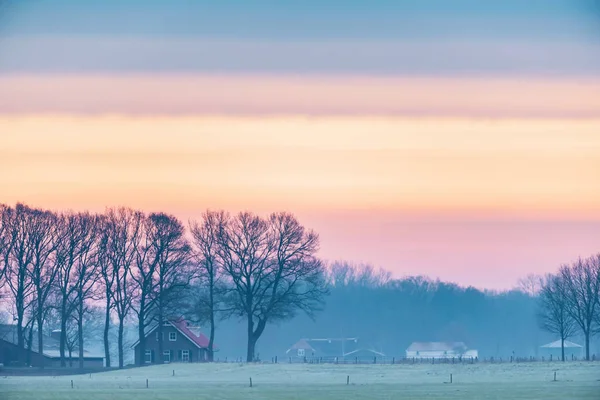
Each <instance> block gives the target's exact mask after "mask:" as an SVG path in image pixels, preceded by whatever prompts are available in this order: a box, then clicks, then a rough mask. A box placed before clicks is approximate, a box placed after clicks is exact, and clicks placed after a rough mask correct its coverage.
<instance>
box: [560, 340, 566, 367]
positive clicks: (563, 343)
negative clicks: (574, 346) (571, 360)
mask: <svg viewBox="0 0 600 400" xmlns="http://www.w3.org/2000/svg"><path fill="white" fill-rule="evenodd" d="M560 351H561V356H562V361H563V362H565V339H564V338H562V339H561V342H560Z"/></svg>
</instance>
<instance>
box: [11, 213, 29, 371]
mask: <svg viewBox="0 0 600 400" xmlns="http://www.w3.org/2000/svg"><path fill="white" fill-rule="evenodd" d="M32 215H33V212H32V209H31V208H29V207H27V206H26V205H23V204H17V205H16V207H15V209H14V212H13V213H12V216H11V218H10V222H9V228H8V229H9V233H8V234H9V235H10V241H11V243H12V244H11V248H10V251H9V254H8V255H7V260H8V266H7V269H6V272H5V273H6V283H7V285H8V288H9V290H10V294H11V300H12V303H13V304H12V305H13V312H14V319H16V321H17V346H18V348H19V362H20V363H21V364H23V363H24V362H25V360H24V359H23V356H22V355H23V354H24V353H25V351H24V350H25V336H24V334H25V329H24V328H25V324H26V322H27V321H26V316H27V315H26V312H27V310H28V309H29V308H30V307H31V306H32V299H31V296H32V294H33V291H34V286H33V282H32V280H31V279H30V277H31V273H30V268H31V264H32V261H33V246H32V245H31V240H32V236H31V235H30V227H31V224H32V219H33V217H32Z"/></svg>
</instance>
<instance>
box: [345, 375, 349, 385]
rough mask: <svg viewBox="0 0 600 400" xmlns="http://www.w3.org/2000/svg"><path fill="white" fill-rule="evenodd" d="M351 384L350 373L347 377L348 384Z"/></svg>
mask: <svg viewBox="0 0 600 400" xmlns="http://www.w3.org/2000/svg"><path fill="white" fill-rule="evenodd" d="M349 384H350V375H348V376H347V377H346V385H349Z"/></svg>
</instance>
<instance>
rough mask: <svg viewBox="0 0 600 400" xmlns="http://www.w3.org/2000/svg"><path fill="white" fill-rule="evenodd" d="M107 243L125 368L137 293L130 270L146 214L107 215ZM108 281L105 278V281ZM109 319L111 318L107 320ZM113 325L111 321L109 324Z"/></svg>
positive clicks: (119, 211) (123, 211)
mask: <svg viewBox="0 0 600 400" xmlns="http://www.w3.org/2000/svg"><path fill="white" fill-rule="evenodd" d="M106 218H107V224H106V226H105V229H107V230H108V237H107V239H108V241H107V244H106V253H105V254H106V257H107V260H106V262H107V270H106V273H107V274H108V275H109V276H110V278H108V280H110V281H111V289H110V292H107V294H108V295H109V296H111V297H112V305H113V306H114V309H115V311H116V313H117V318H118V319H119V328H118V331H119V332H118V335H119V336H118V349H119V368H123V366H124V355H123V352H124V348H123V329H124V324H125V320H126V318H127V317H128V316H129V312H130V311H131V306H132V302H133V294H134V291H135V282H134V281H133V280H132V279H131V272H130V271H131V268H132V265H133V264H134V262H135V256H136V248H137V245H138V244H137V243H138V241H139V237H140V234H141V231H142V224H143V221H144V215H143V214H142V213H141V212H139V211H134V210H131V209H126V208H120V209H116V210H115V209H111V210H109V211H108V213H107V217H106ZM106 281H107V279H105V282H106ZM107 319H108V320H109V319H110V316H108V317H107ZM108 322H110V321H108Z"/></svg>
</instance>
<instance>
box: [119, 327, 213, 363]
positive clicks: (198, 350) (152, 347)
mask: <svg viewBox="0 0 600 400" xmlns="http://www.w3.org/2000/svg"><path fill="white" fill-rule="evenodd" d="M158 328H159V326H158V324H156V325H154V326H153V327H152V328H151V329H150V330H149V331H148V333H147V334H146V337H145V338H144V355H140V353H139V352H140V349H139V345H140V342H139V340H138V341H136V342H135V343H134V344H133V345H132V346H131V347H133V348H134V349H135V358H136V364H137V363H139V361H140V360H139V357H140V356H141V357H144V363H146V364H152V363H156V362H159V361H160V360H161V359H162V360H163V362H174V361H178V362H198V361H206V360H207V349H208V345H209V340H208V338H207V337H206V336H205V335H203V334H202V333H201V332H200V330H199V328H193V327H190V326H188V323H187V321H185V320H184V319H182V318H180V319H176V320H168V321H165V322H164V323H163V326H162V329H160V330H159V329H158ZM160 331H162V340H161V337H159V334H160ZM161 341H162V357H159V352H160V351H161V343H160V342H161ZM213 348H214V350H215V351H216V347H215V346H213Z"/></svg>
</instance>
